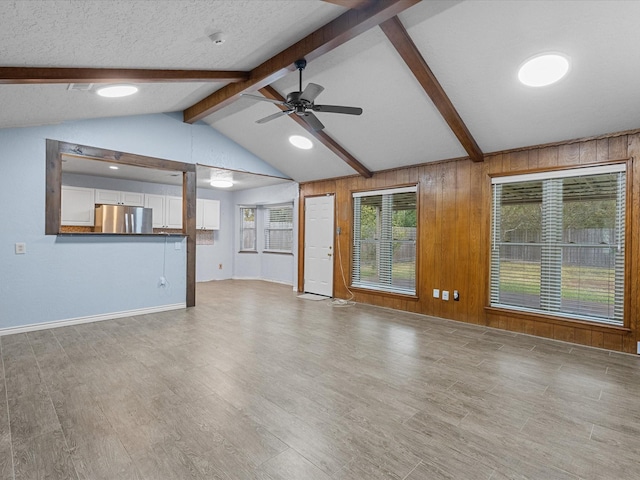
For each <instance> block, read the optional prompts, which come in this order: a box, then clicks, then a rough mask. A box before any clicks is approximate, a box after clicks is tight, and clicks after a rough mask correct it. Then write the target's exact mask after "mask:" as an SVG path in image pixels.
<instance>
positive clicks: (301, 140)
mask: <svg viewBox="0 0 640 480" xmlns="http://www.w3.org/2000/svg"><path fill="white" fill-rule="evenodd" d="M289 143H291V145H293V146H294V147H298V148H301V149H303V150H309V149H310V148H312V147H313V143H312V142H311V140H309V139H308V138H307V137H303V136H301V135H291V136H290V137H289Z"/></svg>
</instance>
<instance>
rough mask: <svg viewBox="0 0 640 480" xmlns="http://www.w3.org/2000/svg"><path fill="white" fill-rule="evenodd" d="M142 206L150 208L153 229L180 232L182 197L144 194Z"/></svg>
mask: <svg viewBox="0 0 640 480" xmlns="http://www.w3.org/2000/svg"><path fill="white" fill-rule="evenodd" d="M144 206H145V207H147V208H151V209H152V211H153V214H152V225H153V228H175V229H179V230H182V197H172V196H168V195H153V194H149V193H148V194H146V195H145V196H144Z"/></svg>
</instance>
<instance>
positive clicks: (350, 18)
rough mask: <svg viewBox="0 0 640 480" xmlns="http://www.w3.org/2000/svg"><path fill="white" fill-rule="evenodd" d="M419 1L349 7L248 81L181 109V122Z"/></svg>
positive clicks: (202, 114)
mask: <svg viewBox="0 0 640 480" xmlns="http://www.w3.org/2000/svg"><path fill="white" fill-rule="evenodd" d="M419 2H420V0H376V1H375V2H373V3H372V4H371V5H370V6H369V7H367V8H363V9H359V10H349V11H347V12H345V13H343V14H342V15H340V16H339V17H338V18H336V19H334V20H332V21H331V22H329V23H327V24H326V25H324V26H323V27H320V28H319V29H318V30H316V31H315V32H313V33H311V34H310V35H307V36H306V37H305V38H303V39H302V40H300V41H299V42H296V43H294V44H293V45H291V46H290V47H288V48H286V49H285V50H283V51H282V52H280V53H278V54H277V55H275V56H273V57H271V58H270V59H268V60H267V61H265V62H263V63H262V64H260V65H258V66H257V67H256V68H254V69H253V70H252V71H251V72H250V76H249V80H245V81H241V82H238V83H232V84H229V85H226V86H224V87H222V88H221V89H220V90H218V91H216V92H214V93H212V94H211V95H209V96H208V97H206V98H204V99H203V100H201V101H199V102H198V103H196V104H195V105H192V106H191V107H189V108H187V109H186V110H185V111H184V112H183V117H184V121H185V122H187V123H193V122H196V121H198V120H202V119H203V118H205V117H207V116H208V115H211V114H212V113H214V112H216V111H218V110H220V109H221V108H224V107H226V106H227V105H230V104H231V103H233V102H234V101H235V100H237V99H238V98H239V97H240V95H241V94H242V93H245V92H249V91H255V90H259V89H260V88H263V87H266V86H267V85H269V84H271V83H273V82H275V81H276V80H278V79H279V78H282V77H283V76H285V75H286V74H287V73H289V72H290V71H291V69H293V63H294V62H295V61H296V60H298V59H300V58H305V59H306V60H307V61H312V60H314V59H315V58H318V57H319V56H321V55H323V54H325V53H327V52H329V51H330V50H332V49H334V48H336V47H338V46H340V45H342V44H343V43H345V42H347V41H349V40H351V39H352V38H354V37H356V36H358V35H359V34H361V33H363V32H365V31H367V30H369V29H370V28H372V27H375V26H376V25H379V24H380V23H381V22H384V21H385V20H387V19H389V18H391V17H393V16H395V15H397V14H398V13H400V12H402V11H404V10H406V9H407V8H409V7H411V6H412V5H415V4H416V3H419Z"/></svg>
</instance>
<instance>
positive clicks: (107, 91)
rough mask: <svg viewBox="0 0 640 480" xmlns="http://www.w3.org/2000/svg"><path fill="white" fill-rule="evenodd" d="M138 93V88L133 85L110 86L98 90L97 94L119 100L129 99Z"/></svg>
mask: <svg viewBox="0 0 640 480" xmlns="http://www.w3.org/2000/svg"><path fill="white" fill-rule="evenodd" d="M137 91H138V87H134V86H133V85H109V86H107V87H102V88H99V89H98V90H96V93H97V94H98V95H100V96H101V97H108V98H118V97H127V96H129V95H133V94H134V93H136V92H137Z"/></svg>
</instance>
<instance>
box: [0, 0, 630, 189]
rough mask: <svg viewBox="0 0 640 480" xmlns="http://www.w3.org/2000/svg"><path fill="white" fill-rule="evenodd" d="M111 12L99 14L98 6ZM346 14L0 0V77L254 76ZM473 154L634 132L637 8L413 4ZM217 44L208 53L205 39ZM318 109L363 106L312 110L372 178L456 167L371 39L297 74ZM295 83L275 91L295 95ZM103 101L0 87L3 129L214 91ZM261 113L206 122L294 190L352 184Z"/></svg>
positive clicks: (162, 107) (393, 61) (408, 21)
mask: <svg viewBox="0 0 640 480" xmlns="http://www.w3.org/2000/svg"><path fill="white" fill-rule="evenodd" d="M106 5H109V7H110V8H109V9H107V8H106ZM345 11H346V10H345V9H344V8H342V7H338V6H335V5H332V4H329V3H327V2H323V1H320V0H304V1H300V0H269V1H258V0H217V1H210V0H189V1H187V0H166V1H163V0H159V1H158V0H156V1H153V2H151V1H147V0H120V1H110V2H104V1H102V0H76V1H68V0H64V1H63V0H48V1H27V0H25V1H7V0H4V1H0V66H58V67H105V68H170V69H221V70H250V69H252V68H254V67H256V66H257V65H258V64H260V63H262V62H263V61H264V60H267V59H268V58H270V57H272V56H273V55H275V54H276V53H278V52H279V51H281V50H283V49H284V48H286V47H287V46H289V45H291V44H293V43H294V42H296V41H297V40H299V39H301V38H303V37H304V36H305V35H307V34H309V33H311V32H312V31H314V30H315V29H317V28H319V27H320V26H322V25H324V24H326V23H327V22H329V21H330V20H332V19H333V18H336V17H337V16H339V15H340V14H342V13H343V12H345ZM399 17H400V19H401V21H402V23H403V24H404V25H405V27H406V28H407V30H408V32H409V34H410V36H411V37H412V39H413V41H414V43H415V44H416V46H417V47H418V49H419V50H420V52H421V54H422V55H423V57H424V58H425V60H426V62H427V63H428V64H429V66H430V67H431V69H432V70H433V72H434V74H435V75H436V77H437V78H438V79H439V81H440V83H441V84H442V86H443V88H444V90H445V92H446V93H447V95H448V96H449V98H450V99H451V101H452V103H453V105H454V106H455V107H456V109H457V110H458V112H459V114H460V116H461V117H462V119H463V120H464V122H465V123H466V125H467V127H468V129H469V131H470V132H471V134H472V135H473V137H474V138H475V140H476V141H477V143H478V145H479V146H480V148H481V149H482V150H483V151H484V152H485V153H488V152H493V151H498V150H503V149H509V148H515V147H523V146H528V145H535V144H541V143H548V142H554V141H560V140H566V139H572V138H579V137H585V136H591V135H598V134H604V133H609V132H615V131H622V130H628V129H636V128H640V114H639V113H638V112H640V82H638V80H637V79H638V78H640V49H638V48H637V45H639V44H640V29H639V28H638V27H637V20H638V19H640V2H637V1H612V0H609V1H606V0H603V1H596V0H594V1H579V0H576V1H560V0H555V1H519V0H516V1H510V0H498V1H481V0H474V1H471V0H467V1H423V2H421V3H420V4H418V5H415V6H413V7H411V8H410V9H408V10H406V11H405V12H403V13H401V14H400V15H399ZM216 31H223V32H224V33H225V36H226V42H225V43H224V44H223V45H222V46H215V45H213V44H212V43H211V41H210V40H209V39H208V38H207V35H209V34H211V33H213V32H216ZM545 51H560V52H563V53H565V54H567V55H569V57H570V58H571V63H572V65H571V70H570V72H569V75H568V76H567V77H566V78H565V79H563V80H562V81H560V82H559V83H558V84H555V85H553V86H550V87H546V88H537V89H536V88H529V87H524V86H522V85H520V84H519V83H518V82H517V79H516V74H517V69H518V67H519V66H520V64H521V63H522V62H523V61H524V60H525V59H527V58H529V57H531V56H532V55H535V54H537V53H540V52H545ZM309 82H314V83H318V84H320V85H322V86H324V87H325V90H324V91H323V92H322V93H321V94H320V95H319V97H318V98H317V100H316V101H317V103H320V104H341V105H352V106H359V107H362V108H363V109H364V113H363V115H361V116H359V117H358V116H347V115H338V114H327V113H324V114H323V113H318V117H319V118H320V119H321V120H322V122H323V123H324V124H325V125H326V129H325V132H326V133H327V134H329V135H330V136H331V137H333V138H334V139H335V140H336V141H337V142H338V143H339V144H341V145H342V146H343V147H344V148H345V149H346V150H347V151H349V152H350V153H351V154H352V155H353V156H354V157H355V158H357V159H358V160H359V161H360V162H361V163H362V164H364V165H365V166H366V167H367V168H368V169H369V170H372V171H377V170H383V169H389V168H394V167H399V166H405V165H413V164H419V163H425V162H430V161H436V160H442V159H447V158H454V157H460V156H464V155H465V151H464V149H463V148H462V147H461V146H460V144H459V143H458V141H457V139H456V138H455V137H454V136H453V134H452V133H451V131H450V130H449V128H448V127H447V125H446V124H445V122H444V121H443V120H442V118H441V116H440V115H439V114H438V112H437V110H436V109H435V107H434V106H433V104H432V102H431V100H430V99H429V98H428V96H427V95H426V94H425V93H424V91H423V90H422V88H421V87H420V85H419V84H418V82H417V81H416V80H415V78H414V77H413V75H412V74H411V72H410V71H409V69H408V67H407V66H406V65H405V64H404V62H403V61H402V60H401V58H400V56H399V55H398V54H397V52H396V51H395V49H394V48H393V47H392V46H391V44H390V42H389V41H388V40H387V39H386V37H385V36H384V34H383V33H382V32H381V30H380V29H379V28H373V29H371V30H369V31H367V32H365V33H364V34H362V35H360V36H358V37H356V38H355V39H353V40H351V41H349V42H347V43H345V44H343V45H342V46H340V47H338V48H336V49H334V50H332V51H330V52H329V53H327V54H325V55H323V56H321V57H319V58H318V59H316V60H314V61H312V62H310V63H309V65H308V67H307V69H306V70H305V72H304V77H303V85H306V84H307V83H309ZM297 83H298V78H297V74H296V73H291V74H289V75H287V76H286V77H284V78H281V79H280V80H278V81H277V82H275V83H274V84H273V85H272V86H273V87H274V88H275V89H276V90H277V91H279V92H280V93H281V94H283V95H285V94H286V93H288V92H290V91H293V90H297ZM140 86H141V91H140V93H139V94H138V95H136V96H134V97H129V98H125V99H119V100H116V101H107V100H106V99H103V98H101V97H98V96H97V95H95V94H94V93H93V92H70V91H67V90H66V85H0V104H1V105H2V108H1V109H0V127H11V126H26V125H37V124H47V123H57V122H61V121H65V120H70V119H79V118H91V117H104V116H120V115H135V114H147V113H154V112H157V113H160V112H169V111H179V110H182V109H184V108H186V107H187V106H189V105H191V104H193V103H195V102H197V101H198V100H200V99H202V98H204V97H205V96H207V95H208V94H209V93H211V92H213V91H215V90H217V89H219V88H221V87H222V86H224V83H223V82H219V83H182V84H143V85H140ZM275 112H277V107H275V106H274V105H271V104H269V103H266V102H252V101H250V100H248V99H240V100H238V101H237V102H235V103H234V104H232V105H231V106H229V107H226V108H224V109H222V110H220V111H219V112H216V113H215V114H213V115H210V116H209V117H206V118H205V119H204V121H205V122H207V123H209V124H210V125H212V126H213V127H214V128H216V129H217V130H219V131H220V132H222V133H223V134H225V135H227V136H228V137H230V138H232V139H233V140H234V141H236V142H237V143H239V144H240V145H242V146H244V147H245V148H247V149H248V150H250V151H251V152H253V153H254V154H256V155H257V156H259V157H260V158H262V159H264V160H265V161H267V162H268V163H270V164H272V165H273V166H274V167H275V168H276V169H278V170H280V171H281V172H283V173H284V174H286V175H288V176H290V177H291V178H293V179H294V180H296V181H309V180H316V179H322V178H331V177H337V176H343V175H351V174H355V171H354V170H352V169H351V168H350V167H349V166H348V165H346V164H345V163H344V162H343V161H342V160H340V159H339V158H338V157H336V156H335V155H334V154H333V153H331V152H330V151H329V150H328V149H327V148H325V147H323V146H322V145H320V144H319V143H318V142H317V141H316V140H315V139H314V144H315V148H314V149H312V150H310V151H301V150H298V149H295V148H294V147H292V146H290V145H289V144H288V142H287V138H288V136H289V135H291V134H294V133H297V134H303V135H307V134H306V132H305V130H304V129H302V128H301V127H300V126H298V125H297V124H296V123H295V122H293V121H292V120H291V119H288V118H286V117H283V118H280V119H277V120H274V121H272V122H269V123H266V124H263V125H257V124H255V120H257V119H259V118H261V117H264V116H266V115H269V114H271V113H275Z"/></svg>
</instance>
